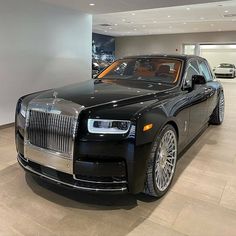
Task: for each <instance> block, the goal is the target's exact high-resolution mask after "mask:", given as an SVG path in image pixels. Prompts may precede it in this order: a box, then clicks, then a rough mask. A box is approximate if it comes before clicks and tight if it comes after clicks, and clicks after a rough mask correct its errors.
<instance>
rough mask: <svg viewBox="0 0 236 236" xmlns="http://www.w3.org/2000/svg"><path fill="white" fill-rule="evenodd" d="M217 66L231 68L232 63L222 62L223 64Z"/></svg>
mask: <svg viewBox="0 0 236 236" xmlns="http://www.w3.org/2000/svg"><path fill="white" fill-rule="evenodd" d="M218 68H233V65H232V64H226V63H224V64H220V65H219V66H218Z"/></svg>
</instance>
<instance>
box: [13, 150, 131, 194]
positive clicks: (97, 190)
mask: <svg viewBox="0 0 236 236" xmlns="http://www.w3.org/2000/svg"><path fill="white" fill-rule="evenodd" d="M20 159H21V157H20V156H19V155H18V156H17V160H18V162H19V164H20V165H21V167H22V168H23V169H25V170H27V171H29V172H31V173H33V174H36V175H38V176H40V177H42V178H45V179H48V180H50V181H53V182H55V183H56V184H61V185H65V186H68V187H70V188H75V189H78V190H82V191H91V192H125V191H127V188H126V187H125V188H120V189H99V188H87V187H81V186H77V185H73V184H69V183H66V182H63V181H60V180H57V179H54V178H51V177H49V176H46V175H44V174H42V173H39V172H37V171H35V170H33V169H32V168H31V167H30V166H25V165H24V164H23V163H22V162H21V160H20Z"/></svg>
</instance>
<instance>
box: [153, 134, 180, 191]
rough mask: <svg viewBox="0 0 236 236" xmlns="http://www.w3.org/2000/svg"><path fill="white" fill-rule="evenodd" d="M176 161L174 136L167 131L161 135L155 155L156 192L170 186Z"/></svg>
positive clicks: (175, 140)
mask: <svg viewBox="0 0 236 236" xmlns="http://www.w3.org/2000/svg"><path fill="white" fill-rule="evenodd" d="M176 159H177V139H176V135H175V133H174V132H173V131H172V130H168V131H167V132H166V133H165V134H164V135H163V137H162V139H161V142H160V145H159V148H158V150H157V153H156V162H155V180H156V187H157V188H158V190H160V191H165V190H166V189H167V187H168V186H169V185H170V182H171V180H172V177H173V175H174V171H175V165H176Z"/></svg>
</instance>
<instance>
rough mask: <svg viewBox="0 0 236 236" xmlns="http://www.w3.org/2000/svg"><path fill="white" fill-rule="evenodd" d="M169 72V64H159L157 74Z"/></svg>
mask: <svg viewBox="0 0 236 236" xmlns="http://www.w3.org/2000/svg"><path fill="white" fill-rule="evenodd" d="M169 73H170V66H168V65H161V66H160V67H159V70H158V74H169Z"/></svg>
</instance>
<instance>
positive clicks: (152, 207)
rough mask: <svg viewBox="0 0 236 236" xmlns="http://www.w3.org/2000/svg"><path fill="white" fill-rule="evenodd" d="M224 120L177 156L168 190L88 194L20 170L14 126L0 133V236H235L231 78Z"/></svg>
mask: <svg viewBox="0 0 236 236" xmlns="http://www.w3.org/2000/svg"><path fill="white" fill-rule="evenodd" d="M224 85H225V94H226V102H227V104H226V117H225V122H224V124H223V125H222V126H220V127H213V126H211V127H209V128H208V129H207V130H206V131H205V132H204V134H203V135H202V136H201V137H200V138H199V139H198V140H197V141H196V143H195V144H194V145H193V146H192V147H191V148H190V149H189V150H188V151H187V152H186V153H185V155H184V156H183V157H182V158H181V159H180V161H179V163H178V168H177V175H176V178H175V181H174V183H173V186H172V188H171V190H170V191H169V193H168V194H167V195H166V196H165V197H163V198H162V199H160V200H157V201H154V200H153V199H150V198H148V197H145V196H144V195H142V194H140V195H137V196H130V195H121V196H113V195H108V196H107V195H93V194H85V193H78V192H73V191H70V190H64V189H63V190H62V189H61V188H59V187H56V186H52V185H49V184H46V183H43V182H41V181H39V180H36V179H34V178H32V177H31V176H30V175H25V173H24V172H23V170H22V169H21V168H20V167H19V166H18V164H17V163H16V152H15V147H14V130H13V128H8V129H5V130H0V158H1V161H0V189H1V190H0V235H4V236H5V235H9V236H14V235H30V236H31V235H40V236H41V235H42V236H47V235H60V236H64V235H65V236H70V235H76V236H77V235H82V236H83V235H102V236H105V235H109V236H110V235H113V236H115V235H142V236H144V235H160V236H165V235H178V236H181V235H196V236H205V235H206V236H211V235H212V236H235V235H236V124H235V121H236V83H235V82H232V81H229V82H228V81H225V82H224Z"/></svg>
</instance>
